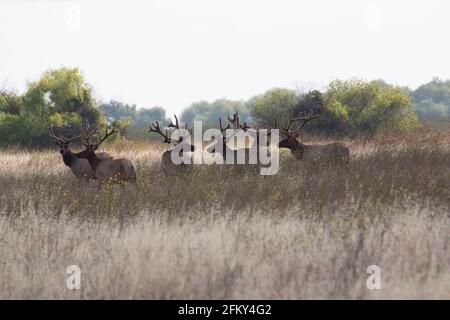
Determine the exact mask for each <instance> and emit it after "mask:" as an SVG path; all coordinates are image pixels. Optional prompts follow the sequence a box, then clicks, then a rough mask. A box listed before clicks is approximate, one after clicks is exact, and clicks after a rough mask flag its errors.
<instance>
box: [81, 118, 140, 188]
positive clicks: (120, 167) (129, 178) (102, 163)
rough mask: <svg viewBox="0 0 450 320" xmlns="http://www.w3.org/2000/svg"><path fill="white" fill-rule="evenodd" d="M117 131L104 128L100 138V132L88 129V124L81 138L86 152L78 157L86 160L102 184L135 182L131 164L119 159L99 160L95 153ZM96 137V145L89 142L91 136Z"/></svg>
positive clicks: (134, 173)
mask: <svg viewBox="0 0 450 320" xmlns="http://www.w3.org/2000/svg"><path fill="white" fill-rule="evenodd" d="M117 132H118V131H117V130H116V129H114V127H109V126H107V127H106V130H105V134H104V135H103V137H102V138H100V132H99V131H98V130H97V129H96V128H95V129H90V125H89V122H86V126H85V128H84V130H83V135H82V137H81V139H82V143H83V145H84V146H85V147H86V150H84V151H82V152H80V153H79V154H78V156H79V157H80V158H83V159H87V160H88V161H89V164H90V165H91V168H92V170H93V171H94V172H95V178H96V179H97V180H99V181H100V183H101V184H103V183H104V182H106V181H112V182H116V183H127V182H132V183H135V182H136V168H135V167H134V165H133V163H132V162H131V161H130V160H129V159H127V158H121V159H101V158H100V157H99V156H98V155H97V154H96V153H95V151H96V150H97V149H98V147H99V146H100V145H101V144H102V143H103V141H105V140H106V139H107V138H108V137H109V136H111V135H112V134H114V133H117ZM94 135H97V136H98V137H99V139H100V141H99V142H98V143H93V142H92V141H91V138H92V136H94Z"/></svg>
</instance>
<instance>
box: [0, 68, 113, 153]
mask: <svg viewBox="0 0 450 320" xmlns="http://www.w3.org/2000/svg"><path fill="white" fill-rule="evenodd" d="M1 96H2V98H3V99H2V100H0V106H1V108H2V111H3V114H2V116H1V117H0V132H2V133H3V132H4V133H5V135H6V138H5V137H4V139H3V141H2V142H0V143H2V144H14V143H17V144H21V145H32V146H45V145H49V144H50V140H49V139H48V137H47V128H48V126H49V124H50V123H52V124H53V125H54V126H55V127H56V128H57V127H60V128H66V130H65V133H66V134H67V135H71V134H74V133H75V132H78V130H79V128H80V126H81V125H82V122H83V120H84V119H88V120H89V121H90V122H91V123H92V124H94V125H98V126H103V125H104V123H105V120H104V117H103V116H102V114H101V113H100V111H99V110H98V109H97V107H96V105H95V101H94V98H93V94H92V87H91V86H90V85H89V84H88V83H87V82H86V81H85V79H84V77H83V75H82V74H81V73H80V71H79V70H78V69H76V68H60V69H56V70H49V71H47V72H45V73H44V74H43V75H42V77H41V78H40V79H39V80H38V81H35V82H31V83H29V84H28V87H27V90H26V92H25V94H24V95H22V96H18V95H11V94H10V93H8V94H6V95H5V94H4V92H3V94H2V95H1ZM11 101H12V102H11ZM17 123H20V125H17ZM12 128H14V129H12Z"/></svg>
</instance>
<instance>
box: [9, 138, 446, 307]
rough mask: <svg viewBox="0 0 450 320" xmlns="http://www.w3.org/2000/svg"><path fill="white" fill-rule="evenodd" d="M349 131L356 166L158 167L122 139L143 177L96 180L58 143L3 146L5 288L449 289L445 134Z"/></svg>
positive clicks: (147, 150) (121, 150)
mask: <svg viewBox="0 0 450 320" xmlns="http://www.w3.org/2000/svg"><path fill="white" fill-rule="evenodd" d="M348 142H349V144H350V147H351V152H352V158H353V159H352V163H351V165H350V166H348V167H330V166H327V165H320V166H317V165H303V164H301V163H292V162H291V161H290V160H291V159H292V158H291V156H290V155H289V154H284V153H283V154H282V156H283V161H282V168H281V171H280V173H279V174H278V175H276V176H272V177H270V176H266V177H262V176H259V175H258V174H255V173H254V172H253V171H252V170H247V171H244V172H239V173H233V172H232V171H231V170H229V169H227V168H217V167H216V168H213V167H206V168H196V169H194V170H192V171H190V172H188V173H187V174H186V175H185V176H183V177H180V176H173V177H164V176H163V175H162V174H161V172H160V170H159V165H158V161H159V156H160V155H161V153H162V151H163V150H164V148H163V147H160V146H148V145H132V146H123V145H122V146H118V147H116V148H115V149H112V150H108V152H110V153H112V154H114V155H115V156H127V157H129V158H131V159H132V160H133V161H134V162H135V163H136V165H137V169H138V177H139V178H138V179H139V181H138V186H137V187H133V186H129V187H127V188H122V187H119V186H107V187H105V188H104V189H102V190H98V188H97V186H95V185H94V184H90V185H86V184H79V183H78V182H77V181H76V180H75V179H74V178H73V177H72V175H71V173H70V171H69V170H68V168H66V167H65V166H64V165H63V163H62V161H61V159H60V156H59V154H58V153H57V152H56V150H50V151H32V152H30V151H23V150H3V151H0V181H1V186H0V256H1V257H2V259H1V261H0V279H1V284H0V298H3V299H11V298H40V299H45V298H163V299H165V298H168V299H171V298H187V299H190V298H198V299H206V298H225V299H229V298H237V299H239V298H250V299H254V298H263V299H278V298H279V299H283V298H286V299H298V298H331V299H336V298H344V299H346V298H350V299H378V298H432V299H433V298H444V299H450V237H449V235H450V215H449V212H450V164H449V163H450V132H448V131H447V132H445V131H444V132H426V133H415V134H410V135H405V136H403V137H395V138H392V137H384V138H378V139H374V140H366V141H362V140H361V141H348ZM130 150H131V151H130ZM71 264H77V265H79V266H80V267H81V269H82V272H83V274H82V289H81V290H80V291H76V290H75V291H70V290H67V289H66V287H65V279H66V276H67V275H66V273H65V271H66V267H67V266H68V265H71ZM372 264H375V265H379V266H380V267H381V269H382V273H381V286H382V288H381V290H368V289H367V288H366V279H367V277H368V274H366V269H367V267H368V266H369V265H372Z"/></svg>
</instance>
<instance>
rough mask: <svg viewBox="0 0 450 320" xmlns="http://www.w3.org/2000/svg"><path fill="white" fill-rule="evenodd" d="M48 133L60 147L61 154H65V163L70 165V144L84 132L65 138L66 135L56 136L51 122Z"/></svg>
mask: <svg viewBox="0 0 450 320" xmlns="http://www.w3.org/2000/svg"><path fill="white" fill-rule="evenodd" d="M48 135H49V137H50V138H52V139H53V142H54V143H55V144H56V145H57V146H58V147H59V152H60V153H61V155H62V156H63V160H64V163H65V164H66V165H69V166H70V163H69V162H70V158H71V155H72V151H71V150H70V145H71V144H72V142H73V141H74V140H76V139H79V138H80V137H81V135H82V133H80V134H78V135H76V136H74V137H71V138H65V137H64V136H62V135H61V136H59V137H58V136H56V135H55V133H54V132H53V125H52V124H50V126H49V127H48Z"/></svg>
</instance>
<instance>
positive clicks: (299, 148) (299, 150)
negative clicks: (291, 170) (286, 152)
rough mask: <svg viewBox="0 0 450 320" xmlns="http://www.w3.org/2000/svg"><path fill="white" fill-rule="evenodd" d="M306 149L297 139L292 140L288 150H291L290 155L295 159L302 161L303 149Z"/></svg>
mask: <svg viewBox="0 0 450 320" xmlns="http://www.w3.org/2000/svg"><path fill="white" fill-rule="evenodd" d="M306 148H307V146H306V145H304V144H303V143H301V142H300V141H298V140H297V139H294V140H292V142H291V143H290V146H289V149H290V150H291V153H292V155H293V156H294V157H295V158H297V159H302V158H303V154H304V152H305V149H306Z"/></svg>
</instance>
